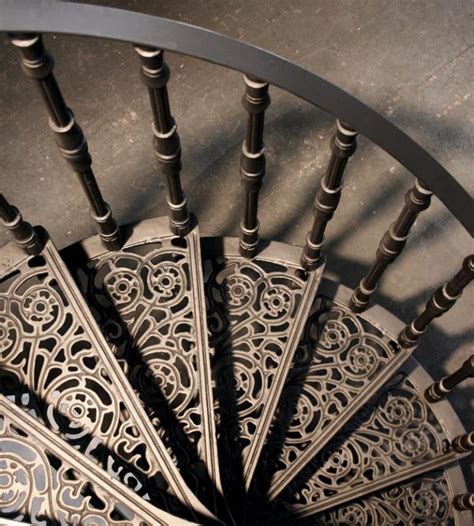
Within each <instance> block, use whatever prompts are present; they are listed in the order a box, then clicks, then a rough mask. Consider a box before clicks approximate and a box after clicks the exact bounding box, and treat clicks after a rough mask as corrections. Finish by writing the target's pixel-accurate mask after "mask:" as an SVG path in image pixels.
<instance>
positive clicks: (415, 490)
mask: <svg viewBox="0 0 474 526" xmlns="http://www.w3.org/2000/svg"><path fill="white" fill-rule="evenodd" d="M298 524H301V525H302V526H305V525H308V526H309V525H310V524H311V525H312V524H321V525H324V526H337V525H351V526H366V525H367V524H377V525H378V526H405V525H407V524H443V525H446V526H452V525H453V524H454V516H453V510H452V506H451V504H450V495H449V490H448V484H447V481H446V478H445V476H444V475H443V474H433V475H427V476H424V477H422V478H419V479H416V480H414V481H412V482H409V483H406V484H403V485H401V486H400V487H395V488H392V489H388V490H385V491H382V492H380V493H376V494H374V495H371V496H369V497H366V498H364V499H363V500H360V501H356V502H354V503H351V504H348V505H345V506H343V507H341V508H338V509H336V510H334V511H330V512H328V513H325V514H323V515H320V516H317V517H311V518H309V517H308V518H307V519H299V520H298Z"/></svg>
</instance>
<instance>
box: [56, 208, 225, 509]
mask: <svg viewBox="0 0 474 526" xmlns="http://www.w3.org/2000/svg"><path fill="white" fill-rule="evenodd" d="M124 230H125V229H124ZM65 259H66V262H67V263H68V265H69V268H70V270H71V272H72V274H73V276H74V277H75V279H76V282H77V284H78V286H79V288H80V289H81V291H82V293H83V294H84V297H85V299H86V301H87V303H88V305H89V307H90V308H91V310H92V312H93V314H94V317H95V319H96V321H97V323H98V325H99V327H100V328H101V330H102V332H103V334H104V336H105V337H106V339H107V341H108V343H109V345H110V347H111V349H112V351H113V353H114V355H115V356H116V357H117V358H118V360H119V362H120V364H121V365H122V368H123V370H124V372H125V374H126V375H127V378H128V379H129V381H130V383H131V384H132V386H133V387H134V389H135V391H136V392H137V394H138V396H139V397H140V399H141V401H142V405H143V407H144V409H145V410H146V412H147V413H148V415H149V417H150V420H151V421H152V422H153V425H154V426H155V429H156V430H157V432H158V434H159V436H160V437H161V438H162V440H163V442H164V443H165V444H166V446H167V448H168V451H169V453H170V455H171V456H172V457H173V460H174V461H175V463H176V465H177V467H178V469H179V471H180V472H181V474H182V476H183V477H184V478H185V480H186V482H187V484H188V485H189V487H190V488H191V489H192V490H193V491H194V492H195V493H196V494H197V495H198V496H199V498H200V499H201V500H202V501H204V502H206V503H207V504H208V505H209V506H213V500H214V498H215V496H216V494H218V493H221V487H220V475H219V467H218V455H217V445H216V441H215V439H214V437H215V423H214V412H213V411H214V403H213V396H212V381H211V370H210V353H209V348H208V342H207V325H206V312H205V301H204V286H203V277H202V269H201V254H200V240H199V229H198V227H197V226H195V227H194V228H193V229H192V231H191V232H190V233H189V234H187V235H186V236H185V237H181V238H179V237H177V236H174V235H172V234H171V233H170V231H169V227H168V219H167V218H154V219H150V220H147V221H142V222H141V223H138V224H136V225H133V226H131V227H130V228H129V231H128V233H127V242H126V243H125V245H124V246H123V247H122V248H121V250H117V251H114V252H109V251H107V250H106V249H105V248H104V247H103V245H102V244H101V242H100V238H99V236H93V237H91V238H89V239H87V240H85V241H83V242H82V243H81V244H76V245H74V246H73V247H71V249H69V250H67V251H66V256H65Z"/></svg>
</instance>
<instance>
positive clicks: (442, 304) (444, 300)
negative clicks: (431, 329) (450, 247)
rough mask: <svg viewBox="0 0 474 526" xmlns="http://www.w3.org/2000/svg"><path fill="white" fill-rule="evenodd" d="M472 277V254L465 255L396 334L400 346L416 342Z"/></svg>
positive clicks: (473, 262)
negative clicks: (417, 314) (445, 279)
mask: <svg viewBox="0 0 474 526" xmlns="http://www.w3.org/2000/svg"><path fill="white" fill-rule="evenodd" d="M473 279H474V254H471V255H470V256H467V257H466V258H465V259H464V261H463V264H462V268H461V270H460V271H459V272H458V273H457V274H456V275H455V276H454V277H453V278H452V279H451V280H449V281H447V282H446V283H445V284H444V285H443V286H442V287H440V288H439V289H438V290H437V291H436V292H435V293H434V294H433V295H432V296H431V298H430V299H429V301H428V303H427V304H426V307H425V309H424V311H423V312H422V313H421V314H420V315H419V316H418V318H416V319H415V320H413V321H412V322H411V323H410V325H407V326H406V327H405V328H404V329H403V331H402V332H401V333H400V335H399V336H398V343H399V344H400V346H401V347H404V348H408V347H413V346H415V345H416V344H417V342H418V339H419V338H420V336H421V335H422V334H423V333H424V332H425V330H426V328H427V327H428V325H429V324H430V323H431V322H432V321H433V320H434V319H435V318H438V317H439V316H441V315H443V314H444V313H445V312H447V311H448V310H449V309H450V308H451V307H452V306H453V305H454V304H455V303H456V301H457V300H458V299H459V298H460V297H461V295H462V291H463V290H464V288H465V287H466V286H467V285H469V283H470V282H471V281H472V280H473Z"/></svg>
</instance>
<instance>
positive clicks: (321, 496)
mask: <svg viewBox="0 0 474 526" xmlns="http://www.w3.org/2000/svg"><path fill="white" fill-rule="evenodd" d="M446 444H447V440H446V437H445V435H444V432H443V430H442V428H441V426H440V424H439V423H438V421H437V419H436V417H435V416H434V414H433V412H432V411H431V409H430V407H429V405H428V404H427V403H426V401H425V400H424V398H423V397H422V395H420V393H418V391H417V390H416V388H415V386H414V385H413V384H412V383H411V382H410V380H409V379H408V378H407V377H406V376H405V375H404V374H399V375H397V376H396V377H395V378H393V379H392V380H391V381H390V382H389V383H388V384H387V385H386V386H385V388H384V389H383V390H382V392H381V393H379V395H378V396H377V399H376V401H375V402H374V403H373V405H370V406H367V407H365V408H364V409H363V410H362V411H360V412H359V413H358V414H357V415H356V417H355V418H353V419H352V421H351V422H350V424H348V425H347V426H346V427H345V428H344V431H343V432H342V433H340V434H339V435H337V436H336V437H335V439H334V440H333V442H331V443H330V444H329V445H328V446H327V448H326V449H325V451H324V452H323V453H321V454H320V455H318V456H317V457H316V458H314V459H313V460H312V462H311V463H310V464H309V465H308V466H307V467H306V468H305V469H304V470H303V471H302V472H301V473H300V476H299V477H297V478H296V479H295V480H294V482H293V483H292V484H290V486H289V487H288V492H287V495H290V494H291V495H292V496H291V497H288V498H287V499H286V502H287V503H288V505H289V507H290V508H291V510H292V511H293V512H299V511H301V513H303V514H310V513H311V512H313V513H314V512H315V510H317V509H318V508H319V509H321V507H322V506H325V500H326V499H330V498H332V499H333V500H334V499H336V498H337V497H338V496H339V497H340V498H343V497H342V496H345V497H346V498H348V499H350V496H351V491H352V490H354V489H356V488H358V487H361V486H366V485H367V484H369V483H372V482H377V481H383V479H384V477H386V476H388V475H391V474H393V473H396V472H399V471H401V470H403V469H406V468H410V467H412V466H416V465H417V464H421V463H423V462H425V461H427V460H431V459H433V458H435V457H436V456H439V455H441V454H442V453H443V452H444V451H445V450H446Z"/></svg>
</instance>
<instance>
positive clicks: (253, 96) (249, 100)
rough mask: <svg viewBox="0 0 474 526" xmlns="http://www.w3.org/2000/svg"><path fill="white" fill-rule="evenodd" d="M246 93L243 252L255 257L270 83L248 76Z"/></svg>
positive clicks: (241, 238)
mask: <svg viewBox="0 0 474 526" xmlns="http://www.w3.org/2000/svg"><path fill="white" fill-rule="evenodd" d="M244 82H245V94H244V96H243V98H242V105H243V107H244V108H245V110H246V111H247V113H248V119H247V135H246V138H245V140H244V142H243V143H242V156H241V158H240V175H241V181H242V186H243V187H244V189H245V207H244V218H243V220H242V223H241V225H240V227H241V236H240V253H241V255H242V256H244V257H247V258H252V257H254V256H255V255H256V253H257V245H258V229H259V226H260V225H259V222H258V194H259V191H260V188H261V187H262V183H263V177H264V175H265V164H266V159H265V145H264V143H263V129H264V125H265V110H266V109H267V108H268V106H269V105H270V102H271V99H270V94H269V93H268V84H267V83H266V82H261V81H260V80H257V79H255V78H253V77H248V76H246V75H244Z"/></svg>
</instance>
